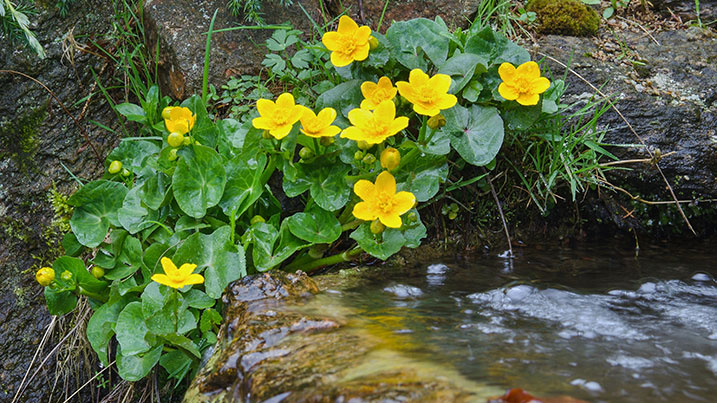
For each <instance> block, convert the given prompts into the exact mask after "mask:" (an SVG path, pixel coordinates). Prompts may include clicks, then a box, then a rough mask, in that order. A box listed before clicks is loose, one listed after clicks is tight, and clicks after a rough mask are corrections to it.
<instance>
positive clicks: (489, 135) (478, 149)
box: [444, 105, 503, 166]
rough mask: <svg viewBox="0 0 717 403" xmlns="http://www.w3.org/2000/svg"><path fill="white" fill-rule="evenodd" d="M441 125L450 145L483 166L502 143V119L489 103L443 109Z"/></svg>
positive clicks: (471, 162)
mask: <svg viewBox="0 0 717 403" xmlns="http://www.w3.org/2000/svg"><path fill="white" fill-rule="evenodd" d="M445 116H446V122H447V123H446V126H444V129H445V131H446V132H448V133H449V134H450V135H451V145H452V146H453V148H455V149H456V151H458V154H460V156H461V157H463V159H464V160H465V161H466V162H468V163H469V164H473V165H476V166H483V165H486V164H487V163H489V162H490V161H491V160H493V158H495V156H496V155H497V154H498V151H499V150H500V147H501V146H502V145H503V119H501V118H500V114H499V113H498V110H497V109H495V108H492V107H482V106H478V105H472V106H471V108H470V109H468V108H464V107H462V106H460V105H457V106H456V107H454V108H451V109H449V110H447V111H446V112H445Z"/></svg>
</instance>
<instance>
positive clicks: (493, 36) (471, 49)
mask: <svg viewBox="0 0 717 403" xmlns="http://www.w3.org/2000/svg"><path fill="white" fill-rule="evenodd" d="M465 52H466V53H473V54H475V55H478V56H481V57H483V58H484V59H485V60H487V61H488V62H489V63H491V64H501V63H503V62H508V63H512V64H513V65H515V66H519V65H521V64H523V63H525V62H527V61H529V60H530V53H528V51H527V50H525V49H523V48H522V47H520V46H518V45H516V44H515V43H514V42H512V41H510V40H509V39H508V38H506V37H505V36H504V35H503V34H501V33H499V32H495V31H493V29H492V28H491V27H485V28H484V29H483V30H481V31H480V32H478V33H476V34H475V35H473V36H471V37H470V39H468V41H467V42H466V47H465Z"/></svg>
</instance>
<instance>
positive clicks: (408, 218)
mask: <svg viewBox="0 0 717 403" xmlns="http://www.w3.org/2000/svg"><path fill="white" fill-rule="evenodd" d="M416 221H418V216H417V215H416V213H414V212H413V211H411V212H410V213H408V214H406V222H407V223H409V224H412V223H414V222H416Z"/></svg>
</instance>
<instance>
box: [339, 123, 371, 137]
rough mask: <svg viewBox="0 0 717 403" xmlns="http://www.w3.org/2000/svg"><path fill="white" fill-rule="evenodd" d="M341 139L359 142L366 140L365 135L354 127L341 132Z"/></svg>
mask: <svg viewBox="0 0 717 403" xmlns="http://www.w3.org/2000/svg"><path fill="white" fill-rule="evenodd" d="M341 138H343V139H349V140H355V141H361V140H366V134H365V133H364V132H363V130H361V129H359V128H358V127H356V126H349V127H347V128H345V129H344V131H342V132H341Z"/></svg>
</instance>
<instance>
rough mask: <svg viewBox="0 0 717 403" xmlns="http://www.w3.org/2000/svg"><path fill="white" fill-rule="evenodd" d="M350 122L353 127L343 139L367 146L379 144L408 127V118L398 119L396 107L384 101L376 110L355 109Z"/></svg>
mask: <svg viewBox="0 0 717 403" xmlns="http://www.w3.org/2000/svg"><path fill="white" fill-rule="evenodd" d="M349 121H350V122H351V124H352V125H353V126H350V127H347V128H346V129H344V131H343V133H341V137H342V138H347V139H351V140H356V141H362V140H363V141H365V142H366V143H367V144H369V145H372V144H379V143H382V142H383V141H384V140H386V139H387V138H389V137H391V136H393V135H395V134H396V133H398V132H400V131H401V130H403V129H405V128H406V127H408V118H407V117H405V116H399V117H396V105H394V103H393V102H391V101H383V102H381V103H380V104H379V105H378V106H377V107H376V110H375V111H373V112H371V111H367V110H366V109H358V108H357V109H353V110H351V111H350V112H349Z"/></svg>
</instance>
